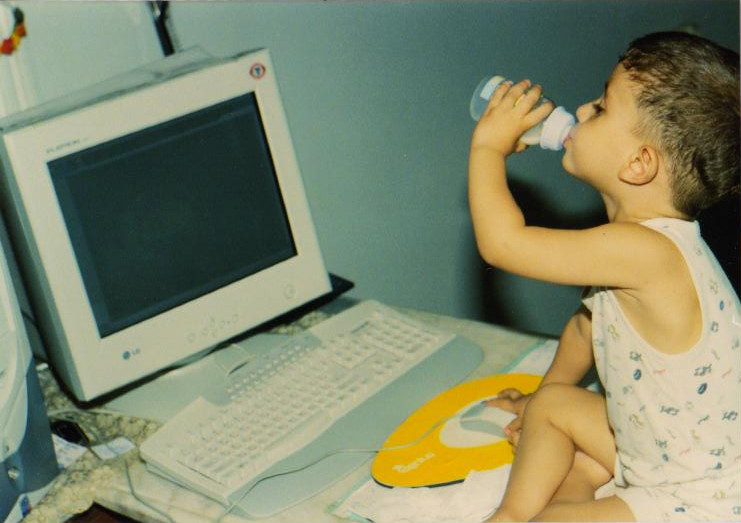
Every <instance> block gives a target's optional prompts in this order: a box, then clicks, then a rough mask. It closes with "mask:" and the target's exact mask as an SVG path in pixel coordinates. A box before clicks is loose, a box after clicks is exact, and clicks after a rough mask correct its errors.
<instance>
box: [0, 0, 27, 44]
mask: <svg viewBox="0 0 741 523" xmlns="http://www.w3.org/2000/svg"><path fill="white" fill-rule="evenodd" d="M13 17H14V18H15V25H14V26H13V32H12V33H11V35H10V36H9V37H7V38H5V39H4V40H3V42H2V44H0V53H2V54H6V55H11V54H13V52H15V50H16V49H18V46H19V45H21V38H23V37H25V36H26V34H27V33H26V26H25V24H24V18H25V17H24V16H23V11H21V10H20V9H19V8H17V7H14V8H13Z"/></svg>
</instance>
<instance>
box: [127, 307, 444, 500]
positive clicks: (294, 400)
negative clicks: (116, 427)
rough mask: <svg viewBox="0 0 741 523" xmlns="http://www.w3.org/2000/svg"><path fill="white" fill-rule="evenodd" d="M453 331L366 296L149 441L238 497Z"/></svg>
mask: <svg viewBox="0 0 741 523" xmlns="http://www.w3.org/2000/svg"><path fill="white" fill-rule="evenodd" d="M452 337H453V336H452V335H451V334H449V333H445V332H441V331H438V330H436V329H434V328H432V327H430V326H427V325H425V324H422V323H419V322H417V321H414V320H412V319H411V318H409V317H407V316H405V315H402V314H400V313H398V312H396V311H394V310H392V309H390V308H388V307H386V306H383V305H381V304H379V303H377V302H373V301H367V302H362V303H360V304H358V305H356V306H354V307H352V308H351V309H348V310H346V311H343V312H342V313H340V314H338V315H336V316H333V317H332V318H330V319H328V320H326V321H324V322H322V323H320V324H319V325H317V326H316V327H314V328H312V329H310V330H309V331H307V332H306V333H302V334H299V335H296V336H293V337H291V338H290V339H289V340H288V341H287V342H286V343H284V344H282V345H281V346H280V347H278V348H276V350H274V351H271V352H270V354H267V355H265V356H264V357H260V358H256V359H255V360H254V361H250V362H249V363H248V364H246V365H244V366H243V367H241V368H239V369H237V370H235V371H234V372H233V373H232V374H230V375H229V376H228V378H227V379H225V382H224V383H223V385H219V386H218V387H216V388H214V389H213V390H209V391H206V393H204V395H203V397H201V398H198V399H197V400H196V401H194V402H192V403H191V404H190V405H189V406H188V407H186V408H185V409H183V411H181V412H180V413H179V414H178V415H177V416H175V417H174V418H173V419H171V420H170V421H168V422H167V423H166V424H165V425H164V426H163V427H162V428H161V429H160V430H159V431H157V433H155V434H154V435H153V436H152V437H150V438H149V439H148V440H147V441H145V442H144V444H142V446H141V455H142V457H143V458H144V460H145V461H146V462H147V464H148V466H150V467H151V468H152V469H153V470H155V471H156V472H158V473H161V474H164V475H165V476H167V477H170V478H171V479H173V480H174V481H176V482H178V483H181V484H183V485H184V486H186V487H188V488H190V489H193V490H195V491H197V492H200V493H202V494H204V495H207V496H209V497H211V498H213V499H215V500H217V501H220V502H222V503H225V504H228V503H232V502H236V501H238V495H237V494H238V493H240V492H243V489H244V487H245V486H247V485H249V484H252V483H254V482H255V481H256V480H258V479H259V478H260V475H261V473H263V472H264V471H266V470H267V469H269V468H270V467H271V466H272V465H273V464H275V463H276V462H278V461H280V460H281V459H283V458H284V457H286V456H288V455H290V454H292V453H293V452H295V451H297V450H299V449H301V448H302V447H303V446H305V445H307V444H308V443H310V442H311V441H313V440H314V439H315V438H317V437H318V436H319V435H321V434H322V433H323V432H324V431H326V430H327V429H328V428H329V427H330V426H331V425H332V423H333V422H334V420H336V419H337V418H339V417H341V416H342V415H344V414H345V413H347V412H349V411H351V410H352V409H354V408H355V407H356V406H358V405H360V404H361V403H363V402H364V401H365V400H366V399H368V398H369V397H371V396H372V395H373V394H375V393H376V392H377V391H379V390H381V389H382V388H384V387H386V386H387V385H388V384H389V383H391V382H393V381H394V380H396V379H398V378H399V377H400V376H402V375H403V374H404V373H405V372H407V371H408V370H409V369H410V368H412V367H414V366H415V365H417V364H418V363H419V362H420V361H422V360H424V359H425V358H427V357H428V356H430V355H431V354H433V353H434V352H435V351H437V350H438V349H439V348H440V347H442V346H444V345H445V344H446V343H448V342H449V341H450V339H451V338H452Z"/></svg>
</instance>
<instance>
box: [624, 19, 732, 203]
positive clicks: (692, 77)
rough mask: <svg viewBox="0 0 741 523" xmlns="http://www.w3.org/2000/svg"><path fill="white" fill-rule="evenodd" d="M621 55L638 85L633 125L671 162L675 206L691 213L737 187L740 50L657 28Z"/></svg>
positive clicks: (669, 167)
mask: <svg viewBox="0 0 741 523" xmlns="http://www.w3.org/2000/svg"><path fill="white" fill-rule="evenodd" d="M619 63H620V64H621V65H622V66H623V67H624V68H625V70H626V71H627V73H628V75H629V77H630V79H631V80H632V81H633V82H635V85H637V86H639V91H638V92H637V93H635V99H636V102H637V105H638V111H639V114H640V116H641V123H640V124H639V127H640V128H639V129H636V130H635V132H636V133H637V134H638V135H639V136H642V137H644V138H645V139H647V140H649V141H651V142H652V143H654V144H655V145H656V146H657V147H658V148H659V149H660V150H661V152H662V153H663V155H664V159H665V160H666V161H667V162H668V169H669V172H670V175H671V177H672V182H671V184H672V187H671V188H672V192H673V204H674V207H675V208H676V209H677V210H678V211H680V212H682V213H684V214H686V215H687V216H690V217H695V216H696V215H697V214H698V213H699V212H700V211H701V210H703V209H705V208H707V207H709V206H710V205H712V204H714V203H716V202H717V201H718V200H720V199H722V198H723V197H724V196H726V195H728V194H731V193H736V192H738V187H739V155H740V152H739V122H740V119H739V56H738V54H737V53H735V52H733V51H730V50H728V49H724V48H722V47H720V46H718V45H716V44H714V43H712V42H710V41H708V40H706V39H704V38H700V37H697V36H693V35H690V34H686V33H679V32H668V33H654V34H650V35H647V36H645V37H642V38H639V39H637V40H635V41H634V42H632V43H631V44H630V46H629V48H628V50H627V51H626V53H625V54H624V55H623V56H622V57H621V58H620V62H619Z"/></svg>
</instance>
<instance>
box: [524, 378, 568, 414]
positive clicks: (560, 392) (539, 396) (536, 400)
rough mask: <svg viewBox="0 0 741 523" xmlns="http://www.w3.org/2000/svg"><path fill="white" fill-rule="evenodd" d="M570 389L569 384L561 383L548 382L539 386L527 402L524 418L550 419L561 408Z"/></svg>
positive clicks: (560, 410)
mask: <svg viewBox="0 0 741 523" xmlns="http://www.w3.org/2000/svg"><path fill="white" fill-rule="evenodd" d="M572 389H573V387H572V386H571V385H564V384H561V383H550V384H548V385H544V386H543V387H541V388H539V389H538V391H537V392H535V394H533V397H532V398H531V399H530V402H529V403H528V404H527V408H526V410H525V420H527V419H540V420H543V419H546V420H551V419H553V417H554V416H558V414H559V413H560V412H562V410H563V407H564V402H565V401H568V399H567V397H568V396H569V393H570V392H571V391H572Z"/></svg>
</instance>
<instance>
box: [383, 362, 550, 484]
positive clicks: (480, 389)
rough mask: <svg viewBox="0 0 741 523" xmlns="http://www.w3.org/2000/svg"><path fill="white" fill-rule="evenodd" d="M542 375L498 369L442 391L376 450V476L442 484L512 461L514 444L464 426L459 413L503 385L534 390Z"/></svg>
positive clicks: (385, 481)
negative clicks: (477, 378) (379, 449)
mask: <svg viewBox="0 0 741 523" xmlns="http://www.w3.org/2000/svg"><path fill="white" fill-rule="evenodd" d="M542 378H543V377H542V376H533V375H530V374H500V375H497V376H490V377H487V378H482V379H479V380H475V381H470V382H467V383H463V384H461V385H458V386H456V387H453V388H452V389H450V390H447V391H445V392H443V393H441V394H439V395H438V396H436V397H434V398H433V399H431V400H430V401H429V402H427V403H426V404H425V405H423V406H422V407H420V408H419V409H418V410H417V411H416V412H415V413H413V414H412V415H411V416H409V417H408V418H407V419H406V420H405V421H404V422H403V423H402V424H401V425H400V426H399V427H398V428H397V429H396V430H395V431H394V432H393V434H391V436H390V437H389V438H388V439H387V440H386V442H385V443H384V445H383V446H384V447H391V448H390V449H389V450H383V451H381V452H379V453H378V454H377V456H376V458H375V460H374V461H373V464H372V466H371V475H372V476H373V479H374V480H376V482H378V483H380V484H381V485H384V486H387V487H432V486H441V485H447V484H450V483H457V482H460V481H463V480H464V479H466V476H467V475H468V473H469V472H470V471H472V470H489V469H493V468H496V467H499V466H501V465H505V464H507V463H511V462H512V458H513V454H512V449H511V447H510V444H509V442H508V441H507V440H506V439H502V438H500V437H496V436H492V435H490V434H484V433H482V432H476V431H469V430H465V429H463V428H462V424H461V415H462V414H463V413H465V412H467V411H468V410H469V409H470V408H471V407H472V406H474V405H476V404H478V403H480V402H481V400H482V399H486V398H491V397H492V396H496V395H497V394H498V393H499V392H500V391H501V390H503V389H508V388H516V389H518V390H520V391H522V392H523V393H529V392H533V391H535V389H536V388H537V387H538V384H539V383H540V380H541V379H542ZM489 408H493V407H489ZM497 410H498V409H497ZM443 420H446V421H443ZM433 427H434V428H433ZM431 429H432V430H431ZM410 443H411V444H410ZM393 447H398V448H393Z"/></svg>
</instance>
